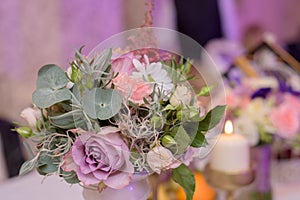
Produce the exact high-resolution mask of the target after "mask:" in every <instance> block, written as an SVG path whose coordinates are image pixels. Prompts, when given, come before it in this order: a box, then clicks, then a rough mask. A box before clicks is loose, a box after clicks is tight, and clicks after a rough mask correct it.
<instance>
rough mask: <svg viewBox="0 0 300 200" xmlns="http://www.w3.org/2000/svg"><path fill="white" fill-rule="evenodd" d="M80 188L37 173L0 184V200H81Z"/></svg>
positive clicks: (54, 177) (56, 177) (57, 178)
mask: <svg viewBox="0 0 300 200" xmlns="http://www.w3.org/2000/svg"><path fill="white" fill-rule="evenodd" d="M81 193H82V187H81V186H79V185H78V184H76V185H69V184H67V183H65V182H64V181H63V180H62V179H61V178H59V177H58V176H50V177H47V178H44V177H43V176H41V175H39V174H38V173H37V172H35V171H34V172H31V173H29V174H27V175H24V176H20V177H15V178H12V179H9V180H7V181H5V182H3V183H1V184H0V199H3V200H4V199H5V200H53V199H66V200H68V199H72V200H82V199H83V197H82V194H81Z"/></svg>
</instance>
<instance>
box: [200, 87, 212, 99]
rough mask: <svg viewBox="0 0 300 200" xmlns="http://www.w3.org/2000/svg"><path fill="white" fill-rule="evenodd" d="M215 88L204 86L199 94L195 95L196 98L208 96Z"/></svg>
mask: <svg viewBox="0 0 300 200" xmlns="http://www.w3.org/2000/svg"><path fill="white" fill-rule="evenodd" d="M214 88H215V86H214V85H211V86H204V87H202V88H201V90H200V92H199V93H198V94H197V96H205V97H207V96H209V95H210V92H211V91H212V90H213V89H214Z"/></svg>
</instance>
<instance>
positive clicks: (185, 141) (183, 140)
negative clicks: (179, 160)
mask: <svg viewBox="0 0 300 200" xmlns="http://www.w3.org/2000/svg"><path fill="white" fill-rule="evenodd" d="M174 140H175V142H176V146H175V145H174V146H173V147H172V148H170V149H171V151H172V152H173V153H176V154H177V155H180V154H183V153H184V152H185V151H186V149H187V147H188V146H189V145H190V144H191V138H190V136H189V135H188V134H187V132H186V131H185V130H184V128H183V127H182V126H179V127H178V129H177V130H176V133H175V136H174Z"/></svg>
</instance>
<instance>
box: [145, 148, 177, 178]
mask: <svg viewBox="0 0 300 200" xmlns="http://www.w3.org/2000/svg"><path fill="white" fill-rule="evenodd" d="M147 163H148V164H149V167H150V168H151V169H152V170H153V171H154V172H156V173H158V174H160V172H161V170H164V169H170V168H176V167H178V166H179V165H180V164H181V162H180V161H179V160H176V159H175V158H174V156H173V154H172V152H171V151H170V150H169V149H167V148H165V147H162V146H156V147H154V148H153V149H152V150H151V151H149V152H148V153H147Z"/></svg>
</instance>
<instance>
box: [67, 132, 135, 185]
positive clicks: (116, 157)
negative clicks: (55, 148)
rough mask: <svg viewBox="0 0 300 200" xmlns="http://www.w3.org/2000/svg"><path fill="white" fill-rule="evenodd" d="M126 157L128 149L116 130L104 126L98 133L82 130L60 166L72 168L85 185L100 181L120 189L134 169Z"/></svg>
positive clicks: (69, 169) (128, 154)
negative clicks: (83, 131)
mask: <svg viewBox="0 0 300 200" xmlns="http://www.w3.org/2000/svg"><path fill="white" fill-rule="evenodd" d="M129 157H130V152H129V149H128V147H127V145H126V144H125V142H124V141H123V140H122V138H121V137H120V135H119V134H118V129H117V128H115V127H111V126H107V127H103V128H101V130H100V132H98V133H92V132H85V133H82V134H81V135H80V136H79V137H78V138H77V139H76V140H75V142H74V145H73V147H72V150H71V153H68V154H66V156H65V157H64V158H63V160H64V163H63V166H62V168H63V170H65V171H75V172H76V174H77V176H78V179H79V180H80V181H81V182H82V183H83V184H85V185H92V184H98V183H100V182H103V183H104V184H105V185H107V186H108V187H110V188H114V189H121V188H123V187H125V186H126V185H128V184H129V183H130V181H131V177H132V174H133V172H134V168H133V165H132V163H131V162H130V161H129Z"/></svg>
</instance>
